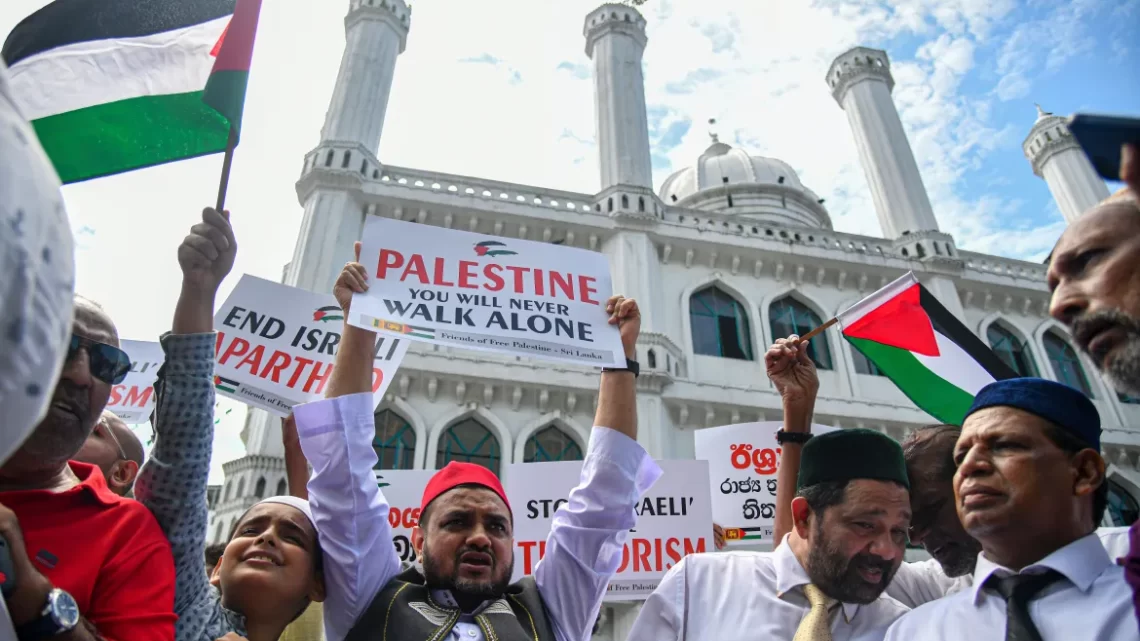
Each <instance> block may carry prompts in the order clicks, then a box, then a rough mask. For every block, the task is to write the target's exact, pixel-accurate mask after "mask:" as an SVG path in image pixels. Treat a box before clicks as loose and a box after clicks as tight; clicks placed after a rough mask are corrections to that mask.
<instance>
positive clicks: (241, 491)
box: [234, 477, 245, 499]
mask: <svg viewBox="0 0 1140 641" xmlns="http://www.w3.org/2000/svg"><path fill="white" fill-rule="evenodd" d="M244 496H245V478H244V477H243V478H240V479H238V489H237V496H236V497H234V498H238V499H240V498H242V497H244Z"/></svg>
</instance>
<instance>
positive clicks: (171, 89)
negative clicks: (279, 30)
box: [2, 0, 261, 183]
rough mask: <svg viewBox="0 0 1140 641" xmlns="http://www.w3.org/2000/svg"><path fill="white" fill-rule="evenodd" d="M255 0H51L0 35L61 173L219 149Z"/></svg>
mask: <svg viewBox="0 0 1140 641" xmlns="http://www.w3.org/2000/svg"><path fill="white" fill-rule="evenodd" d="M260 11H261V0H55V1H54V2H52V3H50V4H48V5H47V6H45V7H44V8H42V9H40V10H39V11H37V12H35V13H33V14H32V15H30V16H28V17H27V18H25V19H24V21H23V22H21V23H20V24H19V25H17V26H16V28H15V29H13V30H12V33H10V34H9V35H8V39H7V40H6V41H5V42H4V48H3V50H2V55H3V57H4V60H5V61H6V62H7V64H8V66H9V68H10V75H11V80H12V90H13V95H14V96H15V97H16V100H17V101H19V103H20V107H21V110H22V111H23V112H24V116H25V117H26V118H28V120H30V121H31V122H32V126H33V127H35V130H36V134H37V135H38V136H39V138H40V142H41V143H42V144H43V147H44V150H45V151H46V152H47V154H48V157H50V158H51V160H52V162H53V163H54V164H55V168H56V171H57V172H58V173H59V177H60V179H61V180H62V181H63V182H64V183H74V182H80V181H83V180H89V179H91V178H98V177H100V176H108V175H111V174H117V173H121V172H124V171H130V170H132V169H140V168H143V167H150V166H153V165H159V164H162V163H167V162H172V161H175V160H183V159H186V158H194V157H196V156H203V155H206V154H213V153H218V152H222V151H225V150H226V148H227V146H228V142H229V137H230V133H231V126H232V129H233V135H234V136H235V139H234V143H235V144H236V135H237V134H238V132H239V131H240V129H241V114H242V107H243V105H244V102H245V89H246V83H247V80H248V78H249V65H250V59H251V57H252V54H253V41H254V36H255V34H256V32H257V20H258V16H259V14H260Z"/></svg>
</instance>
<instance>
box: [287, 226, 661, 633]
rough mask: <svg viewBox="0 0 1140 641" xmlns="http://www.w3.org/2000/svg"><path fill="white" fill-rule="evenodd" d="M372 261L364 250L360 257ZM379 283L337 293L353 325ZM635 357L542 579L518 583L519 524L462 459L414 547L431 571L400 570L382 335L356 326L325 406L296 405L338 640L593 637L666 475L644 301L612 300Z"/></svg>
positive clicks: (492, 485)
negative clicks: (650, 440) (381, 388)
mask: <svg viewBox="0 0 1140 641" xmlns="http://www.w3.org/2000/svg"><path fill="white" fill-rule="evenodd" d="M356 255H357V260H359V256H360V248H359V243H357V249H356ZM366 288H367V274H366V272H365V269H364V267H363V266H361V265H360V264H359V263H358V262H353V263H349V264H348V265H346V266H345V268H344V270H343V271H342V272H341V275H340V278H339V279H338V280H337V283H336V287H335V288H334V293H335V295H336V298H337V301H338V302H339V303H340V305H341V307H342V308H343V309H344V311H345V317H346V318H347V317H348V310H349V305H350V304H351V302H352V294H353V293H355V292H362V291H364V290H365V289H366ZM606 312H607V313H608V314H609V315H610V321H609V322H610V323H611V324H614V325H617V326H618V329H619V330H620V333H621V340H622V345H623V347H624V348H625V354H626V357H627V359H628V360H629V364H628V366H627V367H626V368H621V369H615V370H603V372H602V375H601V379H602V380H601V386H600V389H599V394H598V412H597V416H596V417H595V420H594V425H596V426H597V427H595V428H594V430H593V433H592V434H591V436H590V443H589V446H588V447H587V451H586V457H585V460H584V461H583V463H582V476H581V483H580V484H579V485H578V487H576V488H575V489H574V490H572V491H571V493H570V496H569V500H568V502H567V503H566V504H565V505H563V506H562V507H561V508H559V510H558V512H557V513H556V514H555V516H554V522H553V525H552V528H551V533H550V536H549V538H548V539H547V542H546V553H545V555H544V557H543V559H542V561H541V562H539V564H538V566H537V567H536V569H535V573H534V576H533V577H524V578H523V579H521V580H519V581H518V582H516V583H511V575H512V573H513V570H514V535H513V531H514V530H513V526H514V517H513V514H512V512H511V507H510V503H509V502H508V500H507V496H506V493H505V492H504V491H503V487H502V485H501V484H500V483H499V479H498V478H497V477H496V475H495V473H494V472H493V471H492V470H489V469H487V468H485V467H482V466H480V465H476V464H473V463H460V462H451V463H449V464H448V465H447V466H446V467H444V468H443V469H442V470H440V471H439V472H438V473H436V474H435V476H433V477H432V479H431V481H429V483H428V485H427V487H426V488H425V491H424V495H423V501H422V503H421V511H420V520H419V526H418V527H417V528H416V529H415V530H414V531H413V533H412V545H413V547H414V548H415V550H416V556H417V558H418V559H419V560H420V561H421V562H422V566H419V565H415V564H410V563H408V564H401V562H400V558H399V556H398V555H397V554H396V550H395V549H394V548H393V546H392V531H391V528H390V527H389V525H388V511H389V506H388V502H387V500H386V499H385V498H384V495H383V494H382V493H381V491H380V489H379V488H378V487H377V485H376V480H375V477H374V476H373V473H372V468H373V467H374V466H375V464H376V461H377V457H376V453H375V450H373V449H372V441H373V439H374V438H375V436H376V427H375V422H374V418H373V409H374V401H373V396H372V363H373V353H374V351H375V341H376V335H375V333H374V332H371V331H368V330H364V329H361V328H358V327H353V326H351V325H348V324H346V325H345V326H344V330H343V332H344V333H343V334H342V336H341V342H340V346H339V350H338V352H337V355H336V364H335V367H334V368H333V371H332V374H331V376H330V379H329V384H328V391H327V393H326V396H327V397H328V398H326V399H325V400H323V401H319V402H315V403H308V404H306V405H300V406H297V407H295V408H294V409H293V415H294V418H295V420H296V423H297V434H298V436H299V438H300V442H301V447H302V449H303V450H304V453H305V457H306V458H307V459H308V460H309V463H310V464H311V465H312V467H313V474H312V477H311V479H310V480H309V486H308V487H309V501H310V503H311V505H312V510H313V515H314V517H315V519H316V522H317V529H318V530H319V531H320V537H321V548H322V549H323V550H324V553H325V583H326V586H327V599H326V601H325V603H324V618H325V634H326V636H327V638H328V640H329V641H342V640H344V639H348V640H350V641H372V640H376V641H379V640H381V639H463V640H464V641H479V640H481V639H487V640H490V641H494V640H499V639H501V640H502V641H516V640H517V641H522V640H523V639H538V640H540V641H579V640H581V639H584V638H587V637H589V636H590V633H591V631H592V630H593V627H594V623H595V621H596V620H597V616H598V611H599V610H600V608H601V603H602V597H603V596H604V595H605V592H606V587H607V585H608V584H609V580H610V578H611V577H612V576H613V575H614V573H615V572H616V571H617V569H618V566H619V565H620V564H621V560H622V543H623V542H624V540H625V539H626V537H628V536H629V530H630V529H631V528H633V527H634V526H635V525H636V515H635V513H634V506H635V505H636V504H637V502H638V501H639V500H640V498H641V496H642V495H643V494H644V492H645V491H646V490H647V489H649V487H650V486H651V485H652V484H653V482H654V481H656V480H657V478H658V477H659V476H660V474H661V470H660V468H659V467H658V466H657V464H656V463H654V462H653V459H652V458H651V457H650V456H649V455H648V453H646V452H645V450H644V449H643V448H642V447H641V446H640V445H638V443H637V440H636V439H637V400H636V398H635V392H636V376H637V363H636V362H634V360H633V357H634V355H635V345H636V342H637V336H638V332H639V329H640V325H641V316H640V313H639V312H638V309H637V303H636V302H635V301H634V300H632V299H624V298H622V297H620V296H615V297H613V298H611V299H610V300H609V301H607V302H606Z"/></svg>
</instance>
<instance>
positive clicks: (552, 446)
mask: <svg viewBox="0 0 1140 641" xmlns="http://www.w3.org/2000/svg"><path fill="white" fill-rule="evenodd" d="M581 460H582V448H581V447H579V445H578V443H577V441H575V440H574V439H572V438H570V435H569V434H567V433H566V432H563V431H562V430H560V429H558V428H557V427H555V426H553V425H550V426H548V427H544V428H542V429H541V430H539V431H537V432H535V433H534V434H533V435H532V436H531V437H530V438H528V439H527V440H526V447H524V448H523V462H525V463H541V462H544V461H581Z"/></svg>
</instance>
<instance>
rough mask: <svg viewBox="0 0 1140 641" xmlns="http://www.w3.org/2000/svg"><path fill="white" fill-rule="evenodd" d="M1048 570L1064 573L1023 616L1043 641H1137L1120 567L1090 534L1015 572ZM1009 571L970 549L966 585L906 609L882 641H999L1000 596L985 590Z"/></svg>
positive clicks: (1002, 601)
mask: <svg viewBox="0 0 1140 641" xmlns="http://www.w3.org/2000/svg"><path fill="white" fill-rule="evenodd" d="M1045 569H1052V570H1056V571H1057V572H1060V573H1061V574H1062V575H1063V576H1064V578H1063V579H1061V580H1060V581H1057V582H1056V583H1054V584H1053V585H1051V586H1049V587H1048V588H1045V590H1043V591H1042V592H1041V595H1040V596H1039V597H1038V598H1036V599H1034V600H1033V601H1031V602H1030V603H1029V616H1030V617H1031V618H1032V619H1033V622H1034V624H1036V626H1037V629H1038V631H1039V632H1040V633H1041V638H1042V640H1043V641H1137V640H1138V639H1140V626H1138V625H1137V622H1136V613H1135V611H1134V610H1133V608H1132V589H1131V588H1129V587H1128V584H1127V583H1125V582H1124V569H1123V568H1121V567H1120V566H1117V565H1115V564H1114V563H1113V561H1112V559H1110V558H1109V556H1108V553H1107V552H1105V549H1104V546H1103V545H1102V544H1101V542H1100V540H1099V539H1098V538H1097V535H1096V534H1089V535H1088V536H1085V537H1082V538H1080V539H1077V540H1076V541H1074V542H1072V543H1070V544H1069V545H1066V546H1065V547H1063V548H1061V549H1060V550H1057V551H1056V552H1054V553H1052V554H1050V555H1049V556H1047V557H1045V558H1044V559H1042V560H1041V561H1039V562H1037V563H1034V564H1033V565H1030V566H1028V567H1026V568H1024V569H1023V570H1022V571H1021V572H1022V573H1034V572H1037V573H1039V572H1042V571H1043V570H1045ZM994 574H997V575H998V576H1007V575H1010V574H1016V573H1015V572H1013V571H1011V570H1008V569H1006V568H1003V567H1001V566H1000V565H997V564H995V563H993V562H992V561H990V560H988V559H987V558H986V556H985V554H980V555H978V565H977V567H976V568H975V570H974V584H973V585H972V586H970V588H969V589H968V590H962V591H961V592H958V593H956V594H952V595H950V596H948V597H946V598H944V599H938V600H937V601H932V602H930V603H927V604H926V605H924V606H922V607H920V608H918V609H915V610H912V611H911V612H910V613H908V614H907V615H906V616H904V617H902V618H901V619H899V620H898V621H897V622H896V623H895V624H894V625H892V626H891V629H890V630H889V631H888V632H887V636H886V640H885V641H912V640H921V641H974V640H990V639H993V640H994V641H1000V640H1001V639H1004V638H1005V625H1006V602H1005V599H1003V598H1002V597H1001V595H999V594H997V593H996V592H994V591H993V590H989V589H985V588H984V587H983V586H984V585H985V582H986V580H987V579H988V578H989V577H990V576H991V575H994Z"/></svg>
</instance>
